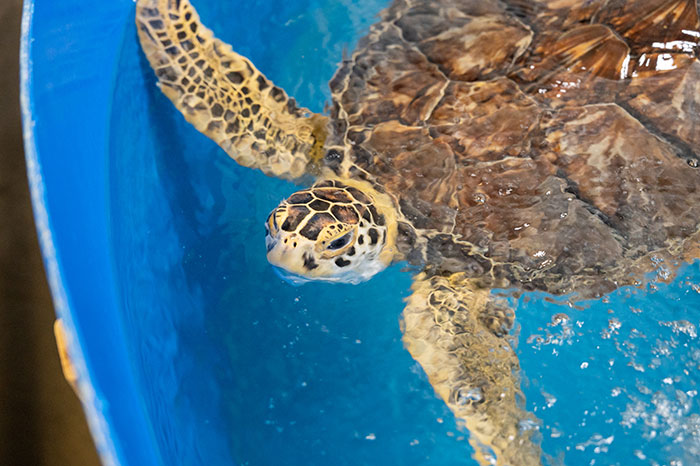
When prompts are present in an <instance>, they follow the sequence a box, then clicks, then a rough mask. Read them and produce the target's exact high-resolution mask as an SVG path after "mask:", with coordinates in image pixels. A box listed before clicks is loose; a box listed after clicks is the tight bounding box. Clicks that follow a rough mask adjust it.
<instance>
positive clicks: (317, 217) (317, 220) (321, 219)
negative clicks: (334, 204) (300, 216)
mask: <svg viewBox="0 0 700 466" xmlns="http://www.w3.org/2000/svg"><path fill="white" fill-rule="evenodd" d="M332 223H335V219H334V218H333V216H332V215H331V214H328V213H325V212H321V213H318V214H314V216H313V217H311V218H310V219H309V221H308V222H306V225H304V228H302V229H301V231H299V234H300V235H301V236H303V237H304V238H308V239H310V240H311V241H316V240H317V239H318V234H319V233H321V230H323V229H324V228H325V227H326V226H327V225H329V224H332Z"/></svg>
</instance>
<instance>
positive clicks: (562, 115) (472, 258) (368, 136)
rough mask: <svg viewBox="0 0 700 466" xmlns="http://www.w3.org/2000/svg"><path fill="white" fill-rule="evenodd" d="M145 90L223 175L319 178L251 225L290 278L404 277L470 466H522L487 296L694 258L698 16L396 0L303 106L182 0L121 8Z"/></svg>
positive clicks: (523, 446)
mask: <svg viewBox="0 0 700 466" xmlns="http://www.w3.org/2000/svg"><path fill="white" fill-rule="evenodd" d="M136 16H137V18H136V19H137V21H136V22H137V26H138V31H139V37H140V40H141V44H142V48H143V50H144V52H145V54H146V56H147V58H148V60H149V62H150V63H151V66H152V67H153V68H154V70H155V72H156V75H157V76H158V80H159V85H160V87H161V89H162V90H163V92H164V93H165V94H166V95H167V96H168V97H169V98H170V99H171V100H172V101H173V103H174V104H175V106H176V107H177V108H178V109H179V110H180V111H181V112H182V113H183V115H184V116H185V118H186V119H187V120H188V121H190V122H191V123H192V124H193V125H194V126H195V127H196V128H197V129H198V130H200V131H202V132H203V133H204V134H206V135H207V136H209V137H210V138H211V139H213V140H214V141H216V142H217V143H218V144H219V145H220V146H221V147H222V148H223V149H224V150H225V151H226V152H228V153H229V155H231V156H232V157H233V158H234V159H235V160H237V161H238V162H239V163H240V164H242V165H244V166H248V167H253V168H259V169H261V170H263V171H264V172H265V173H267V174H269V175H274V176H279V177H283V178H287V179H293V180H302V179H308V177H309V176H311V177H314V178H316V179H317V182H316V184H315V185H314V186H312V187H310V188H308V189H303V190H301V191H299V192H297V193H295V194H293V195H292V196H290V197H289V198H288V199H287V200H285V201H283V202H282V203H281V204H280V206H279V207H277V208H276V209H275V210H274V211H273V212H272V213H271V214H270V216H269V217H268V219H267V221H266V223H265V225H266V230H267V236H266V246H267V257H268V260H269V261H270V262H271V263H273V264H274V265H277V266H279V267H281V268H282V269H284V270H286V272H287V273H289V274H291V277H292V278H294V279H297V280H310V279H317V280H326V281H341V282H351V283H355V282H358V281H362V280H366V279H368V278H370V277H371V276H372V275H374V274H375V273H377V272H378V271H380V270H381V269H383V268H384V267H386V266H387V265H388V264H390V263H391V262H393V261H408V262H409V263H411V264H413V265H414V266H416V268H417V269H418V270H419V271H418V273H416V275H415V277H414V285H413V287H412V290H413V294H412V295H411V297H410V298H409V299H408V300H407V306H406V309H405V311H404V314H403V319H402V330H403V332H404V343H405V345H406V347H407V349H408V350H409V352H410V353H411V355H412V356H413V357H414V358H415V359H416V360H417V361H418V362H419V363H420V364H421V366H422V367H423V369H424V370H425V372H426V374H427V375H428V378H429V380H430V382H431V384H432V385H433V387H434V388H435V390H436V392H437V393H438V395H439V396H440V397H441V398H442V399H443V400H444V401H445V402H446V403H447V405H448V406H449V407H450V409H451V410H452V411H453V413H454V414H455V416H456V417H457V418H458V419H461V420H462V421H464V423H465V424H466V427H467V428H468V429H469V431H470V433H471V437H470V439H471V440H470V441H471V443H472V445H473V446H474V447H475V458H476V459H477V460H478V461H479V462H480V463H481V464H493V462H492V460H491V459H490V455H491V454H495V455H496V462H497V464H499V465H505V464H510V465H526V466H531V465H538V464H540V456H541V452H540V450H539V447H538V446H537V445H536V443H535V442H533V440H532V432H531V431H527V430H523V429H522V428H521V426H522V425H523V423H522V421H523V420H524V419H525V418H527V417H528V416H529V414H528V413H527V412H525V411H524V410H523V408H522V403H521V402H520V397H521V393H520V390H519V383H518V377H517V369H518V360H517V357H516V355H515V353H514V351H513V349H512V347H511V343H510V340H509V336H508V332H509V330H510V328H511V326H512V324H513V319H514V314H513V311H512V310H511V309H510V308H509V307H508V306H507V304H506V303H502V302H499V301H498V300H496V299H495V298H494V297H493V296H492V295H491V293H490V290H491V289H492V288H494V287H505V286H508V287H515V288H519V289H525V290H533V289H537V290H542V291H547V292H550V293H555V294H563V293H571V292H575V293H577V294H578V296H581V297H594V296H599V295H601V294H603V293H605V292H608V291H610V290H612V289H614V288H615V287H617V286H621V285H625V284H630V283H634V282H635V281H637V280H640V279H641V278H642V277H643V275H644V273H646V272H648V271H649V270H651V269H652V268H653V266H655V265H656V264H658V263H659V262H660V261H665V262H666V264H668V265H669V269H672V268H673V267H675V265H676V264H677V263H679V262H680V261H683V260H690V259H693V258H697V257H700V247H699V246H698V226H699V224H700V208H698V204H699V203H700V170H699V169H698V168H697V167H698V159H699V157H700V131H699V130H700V79H699V78H700V64H699V62H698V58H697V55H698V40H699V39H700V32H699V30H700V21H699V20H698V8H697V4H696V2H695V0H629V1H624V0H591V1H587V2H580V1H575V0H551V1H546V0H539V1H536V0H533V1H526V0H501V1H492V2H486V1H482V0H395V1H394V2H393V3H392V5H391V6H390V7H389V8H388V9H387V10H386V11H385V12H384V13H383V15H382V17H381V20H380V21H379V22H377V23H376V24H375V25H374V26H372V28H371V30H370V32H369V34H368V35H367V36H366V37H365V38H364V39H362V40H361V41H360V43H359V45H358V47H357V50H356V51H355V52H354V53H353V55H352V57H351V58H350V59H348V60H346V61H344V62H343V63H342V65H341V67H340V69H339V70H338V72H337V73H336V75H335V77H334V78H333V79H332V81H331V84H330V85H331V91H332V95H333V105H332V111H331V115H330V117H325V116H322V115H315V114H312V113H311V112H309V111H308V110H306V109H303V108H299V107H298V106H297V105H296V103H295V102H294V100H293V99H290V98H289V97H288V96H287V95H286V93H285V92H284V91H283V90H282V89H279V88H278V87H276V86H274V85H273V84H272V83H271V82H270V81H269V80H268V79H267V78H266V77H265V76H264V75H263V74H262V73H261V72H260V71H258V70H257V69H256V68H255V66H254V65H253V64H252V63H251V62H250V61H249V60H248V59H246V58H245V57H242V56H241V55H239V54H237V53H236V52H235V51H233V49H232V48H231V47H230V46H229V45H227V44H224V43H223V42H221V41H219V40H217V39H216V38H215V37H214V36H213V33H212V32H211V31H210V30H208V29H207V28H206V27H204V26H203V25H202V24H201V23H200V22H199V18H198V16H197V14H196V12H195V11H194V9H193V7H192V6H191V5H190V3H189V2H187V0H138V2H137V14H136Z"/></svg>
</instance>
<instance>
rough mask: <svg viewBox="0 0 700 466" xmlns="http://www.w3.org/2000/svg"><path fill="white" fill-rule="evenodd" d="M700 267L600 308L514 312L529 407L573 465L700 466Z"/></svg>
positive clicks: (525, 304)
mask: <svg viewBox="0 0 700 466" xmlns="http://www.w3.org/2000/svg"><path fill="white" fill-rule="evenodd" d="M698 306H700V263H698V262H695V263H694V264H693V265H690V266H687V267H684V268H683V269H682V270H681V271H680V273H679V274H678V278H677V279H675V280H674V281H673V282H672V283H669V284H662V283H652V284H649V285H648V286H646V287H644V288H632V287H627V288H623V289H620V290H618V291H616V292H614V293H612V294H610V295H609V296H606V297H605V298H603V299H601V300H599V301H589V302H583V303H576V304H566V303H555V302H551V301H550V300H548V299H546V297H544V296H541V295H528V296H525V297H524V298H522V299H521V300H520V301H519V302H518V304H517V312H518V315H520V316H524V315H526V316H527V319H521V320H520V325H521V328H520V334H519V342H520V343H519V347H518V352H519V353H520V361H521V364H522V369H523V377H524V380H525V387H524V389H525V392H526V396H527V397H528V406H531V409H532V411H533V412H534V413H535V414H536V415H537V417H538V418H539V419H541V421H542V424H541V426H540V429H541V432H542V435H543V447H544V450H545V452H547V453H549V454H551V455H552V456H553V457H554V458H555V459H553V460H552V463H553V464H558V462H557V461H556V457H557V456H558V455H562V454H564V457H565V459H566V464H591V461H596V463H594V464H601V463H602V464H619V465H626V464H667V465H668V464H676V465H681V464H696V463H697V462H698V461H700V430H699V429H700V424H699V422H700V403H699V400H698V397H697V395H698V385H699V384H700V379H698V376H697V373H698V368H699V367H700V342H699V341H698V338H697V326H698V325H699V324H700V321H698V317H697V309H698Z"/></svg>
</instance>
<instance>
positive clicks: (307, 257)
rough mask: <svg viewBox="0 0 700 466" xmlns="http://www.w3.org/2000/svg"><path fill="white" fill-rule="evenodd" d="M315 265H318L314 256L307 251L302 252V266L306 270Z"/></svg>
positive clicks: (311, 268)
mask: <svg viewBox="0 0 700 466" xmlns="http://www.w3.org/2000/svg"><path fill="white" fill-rule="evenodd" d="M316 267H318V264H317V263H316V261H315V260H314V256H312V255H311V254H309V253H308V252H305V253H304V268H305V269H307V270H313V269H315V268H316Z"/></svg>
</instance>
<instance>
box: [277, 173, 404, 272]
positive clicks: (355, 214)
mask: <svg viewBox="0 0 700 466" xmlns="http://www.w3.org/2000/svg"><path fill="white" fill-rule="evenodd" d="M356 184H357V183H352V185H349V184H346V182H340V181H337V180H325V181H321V182H319V183H317V184H315V185H314V186H313V187H311V188H309V189H305V190H303V191H298V192H296V193H294V194H292V195H291V196H290V197H289V198H287V199H285V200H284V201H282V203H281V204H280V205H279V206H278V207H277V208H276V209H275V210H273V211H272V213H270V216H269V217H268V218H267V221H266V222H265V230H266V231H267V236H266V238H265V243H266V246H267V260H268V261H269V262H270V263H271V264H272V265H274V266H276V267H278V268H279V269H282V270H280V272H281V274H282V276H283V277H284V278H286V279H289V280H291V281H293V282H296V283H301V282H305V281H309V280H322V281H329V282H342V283H360V282H363V281H365V280H368V279H369V278H371V277H372V276H373V275H374V274H376V273H377V272H379V271H381V270H383V269H384V268H385V267H386V266H387V265H389V263H391V261H392V259H393V257H394V251H395V247H394V243H395V241H396V224H395V223H396V222H395V215H394V214H393V212H394V209H393V207H391V206H390V205H385V204H387V202H386V201H383V200H382V198H381V195H380V194H379V193H377V192H376V191H374V190H373V189H371V188H368V187H364V189H362V188H360V187H358V186H359V184H358V186H355V185H356Z"/></svg>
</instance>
